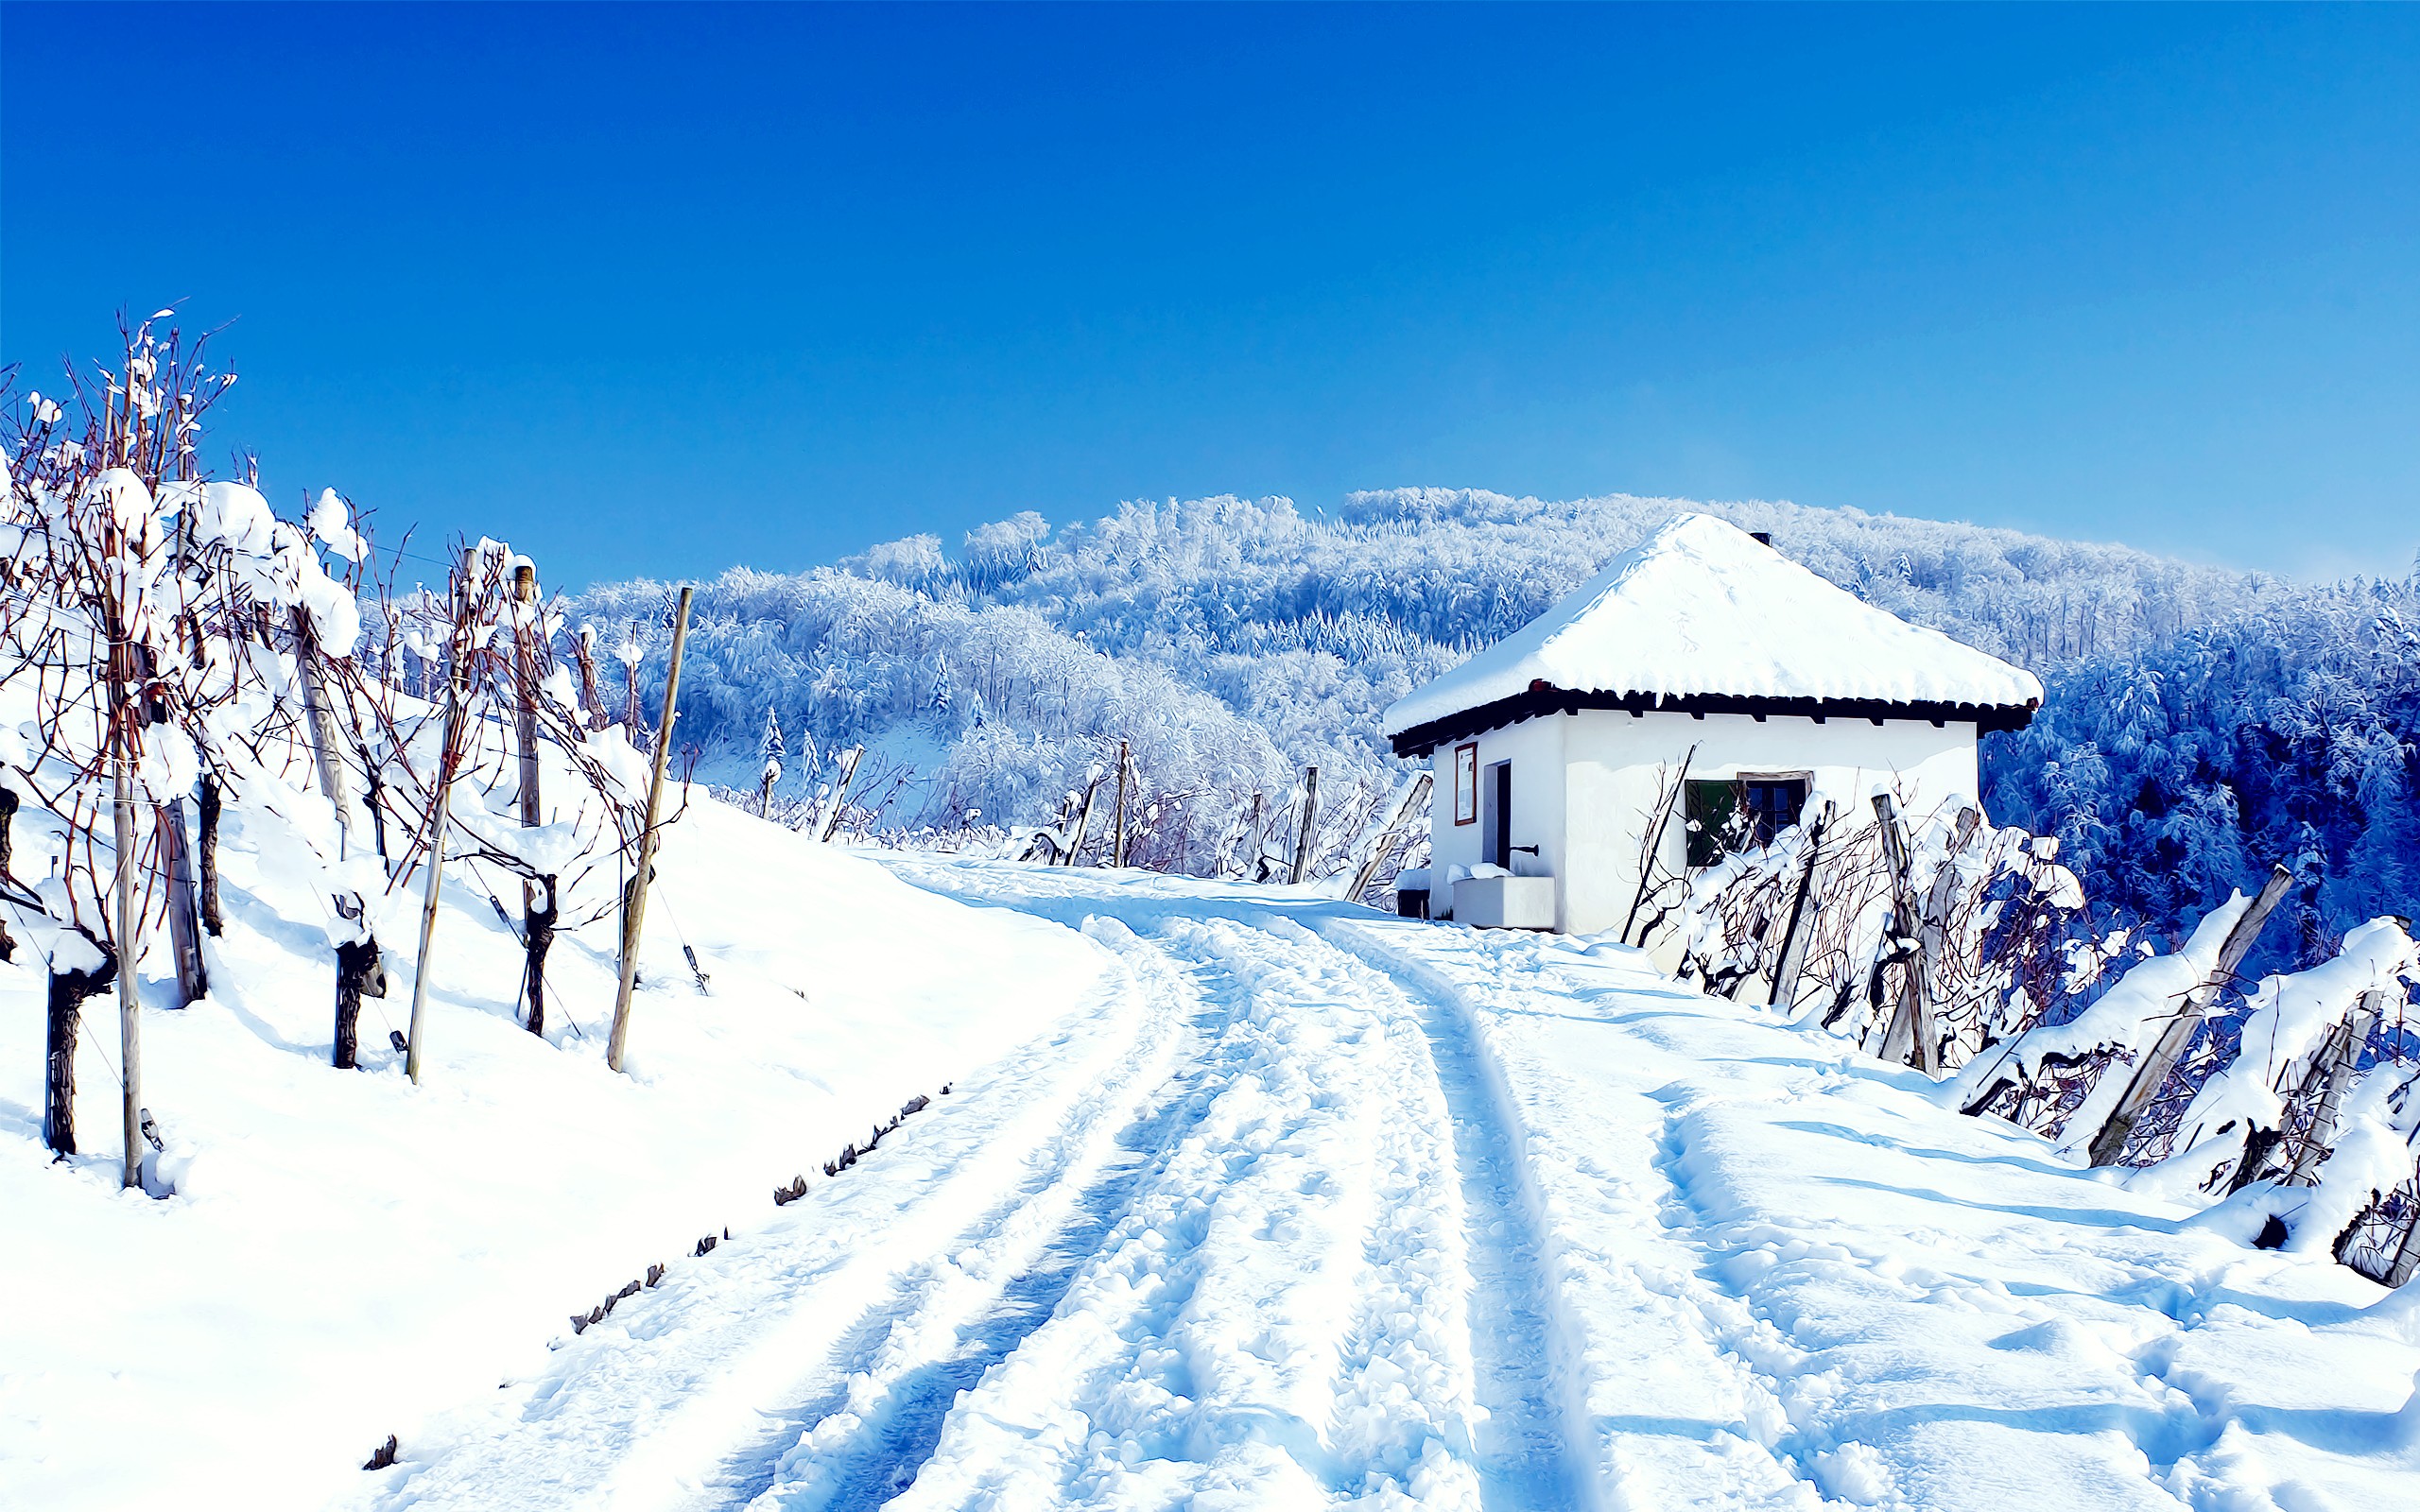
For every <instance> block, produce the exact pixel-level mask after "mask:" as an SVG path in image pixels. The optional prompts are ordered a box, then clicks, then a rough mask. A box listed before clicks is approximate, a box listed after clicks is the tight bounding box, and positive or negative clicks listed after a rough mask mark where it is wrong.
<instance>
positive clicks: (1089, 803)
mask: <svg viewBox="0 0 2420 1512" xmlns="http://www.w3.org/2000/svg"><path fill="white" fill-rule="evenodd" d="M1099 791H1100V779H1099V778H1098V777H1096V778H1094V779H1093V780H1092V781H1091V782H1087V783H1085V784H1084V806H1083V807H1082V808H1080V809H1078V810H1077V811H1076V833H1074V834H1073V835H1071V836H1069V837H1068V840H1067V853H1066V854H1065V855H1064V856H1062V857H1061V858H1060V859H1059V864H1060V865H1061V866H1063V867H1072V866H1074V865H1075V864H1076V852H1077V851H1081V850H1082V849H1083V848H1084V831H1085V830H1086V829H1088V828H1089V827H1090V826H1091V824H1092V822H1093V795H1094V794H1095V793H1098V792H1099Z"/></svg>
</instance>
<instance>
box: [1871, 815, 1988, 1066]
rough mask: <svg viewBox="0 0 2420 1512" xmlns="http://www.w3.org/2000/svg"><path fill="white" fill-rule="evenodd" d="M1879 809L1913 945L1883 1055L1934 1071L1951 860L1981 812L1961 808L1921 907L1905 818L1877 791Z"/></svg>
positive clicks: (1904, 934) (1903, 932)
mask: <svg viewBox="0 0 2420 1512" xmlns="http://www.w3.org/2000/svg"><path fill="white" fill-rule="evenodd" d="M1874 813H1875V816H1876V819H1877V820H1878V821H1879V822H1880V824H1881V826H1882V851H1883V855H1884V856H1885V857H1886V858H1887V860H1888V863H1889V865H1890V868H1891V910H1892V923H1893V926H1894V927H1895V928H1896V930H1897V932H1898V935H1899V937H1900V938H1902V939H1904V940H1907V941H1909V942H1910V946H1911V947H1912V949H1911V953H1910V955H1909V956H1908V959H1907V963H1906V971H1905V973H1904V974H1903V975H1902V976H1901V977H1900V982H1899V1003H1898V1006H1897V1007H1896V1008H1895V1009H1894V1010H1893V1013H1892V1015H1891V1023H1890V1027H1889V1028H1888V1029H1887V1030H1885V1031H1884V1033H1883V1036H1882V1051H1881V1058H1883V1059H1885V1060H1888V1061H1892V1062H1894V1063H1897V1064H1903V1065H1910V1066H1913V1067H1915V1068H1916V1069H1917V1070H1918V1071H1921V1072H1923V1073H1925V1074H1927V1075H1932V1074H1937V1073H1939V1072H1940V1070H1941V1042H1940V1036H1939V1034H1938V1032H1937V1030H1936V1028H1935V1024H1934V1009H1935V1008H1936V1006H1937V1005H1936V1004H1935V1002H1934V989H1935V988H1936V987H1937V986H1938V985H1939V984H1938V981H1937V978H1938V976H1939V974H1940V972H1939V971H1938V967H1937V961H1938V958H1939V956H1940V955H1941V954H1942V951H1943V950H1944V948H1945V942H1946V938H1947V929H1946V920H1945V913H1946V911H1947V909H1948V907H1949V898H1950V893H1951V892H1952V890H1953V889H1955V888H1956V886H1957V885H1958V873H1957V870H1956V868H1953V867H1952V866H1951V865H1950V863H1951V862H1953V861H1955V860H1957V859H1958V856H1959V853H1960V852H1961V851H1964V850H1965V849H1966V845H1967V842H1968V841H1970V840H1972V839H1973V838H1974V837H1975V831H1976V830H1977V829H1978V828H1979V826H1980V825H1981V823H1982V816H1981V815H1980V814H1979V813H1977V812H1976V811H1975V810H1973V809H1971V808H1968V809H1961V810H1959V812H1958V828H1957V831H1956V833H1953V834H1952V835H1951V836H1950V840H1949V849H1948V851H1946V852H1945V854H1944V855H1943V857H1942V863H1941V869H1940V870H1939V871H1937V872H1935V873H1934V874H1933V879H1932V891H1931V894H1930V897H1929V899H1928V900H1927V903H1926V905H1925V907H1924V908H1923V909H1922V910H1921V911H1919V910H1918V908H1917V907H1916V895H1915V891H1914V883H1915V879H1914V878H1913V877H1912V876H1910V866H1911V864H1912V858H1911V857H1910V855H1909V852H1908V832H1907V827H1906V826H1905V825H1904V824H1902V823H1901V822H1900V819H1899V813H1898V810H1897V808H1896V807H1894V806H1893V803H1892V801H1891V795H1890V794H1888V793H1876V794H1875V795H1874Z"/></svg>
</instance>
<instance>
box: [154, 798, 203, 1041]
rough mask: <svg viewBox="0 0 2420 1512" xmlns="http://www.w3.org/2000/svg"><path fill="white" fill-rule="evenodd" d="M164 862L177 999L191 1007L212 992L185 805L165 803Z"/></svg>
mask: <svg viewBox="0 0 2420 1512" xmlns="http://www.w3.org/2000/svg"><path fill="white" fill-rule="evenodd" d="M157 822H158V826H159V833H160V849H161V851H162V852H163V854H162V855H161V858H160V859H161V862H162V864H163V868H164V870H165V871H166V872H167V874H168V944H169V948H170V950H171V951H172V952H173V953H174V954H175V955H176V958H177V997H178V999H179V1001H180V1002H181V1003H183V1004H185V1005H191V1004H193V1003H195V1002H196V1001H198V1000H199V999H200V998H202V997H204V996H206V995H207V994H208V993H209V991H210V972H209V971H208V969H207V968H206V967H205V966H204V965H203V963H202V958H201V909H200V905H199V902H198V901H197V889H196V887H195V885H194V875H193V840H192V838H191V837H190V836H189V835H188V834H187V833H185V803H184V799H173V800H171V801H169V802H168V803H166V804H164V805H163V806H162V807H161V809H160V813H159V818H158V821H157Z"/></svg>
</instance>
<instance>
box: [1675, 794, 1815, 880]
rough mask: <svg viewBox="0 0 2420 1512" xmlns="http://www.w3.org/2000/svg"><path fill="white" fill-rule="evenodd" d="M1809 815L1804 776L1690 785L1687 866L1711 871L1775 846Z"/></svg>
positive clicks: (1688, 796) (1687, 799) (1687, 798)
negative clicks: (1741, 853)
mask: <svg viewBox="0 0 2420 1512" xmlns="http://www.w3.org/2000/svg"><path fill="white" fill-rule="evenodd" d="M1804 812H1806V778H1805V777H1804V776H1789V777H1781V776H1768V777H1750V776H1745V775H1742V776H1739V777H1735V778H1733V779H1731V780H1730V781H1728V782H1691V783H1690V784H1689V786H1688V792H1687V794H1686V816H1687V818H1688V821H1689V823H1688V864H1689V866H1690V868H1692V869H1694V868H1699V867H1710V866H1713V865H1714V864H1715V863H1716V862H1718V861H1720V860H1721V859H1722V858H1723V857H1724V856H1727V855H1733V854H1736V853H1737V852H1739V851H1753V850H1755V849H1757V848H1759V847H1761V846H1768V845H1771V844H1772V841H1773V836H1774V835H1776V834H1779V833H1781V832H1782V831H1784V830H1787V829H1789V827H1790V826H1791V825H1793V824H1796V823H1797V822H1798V819H1799V816H1800V815H1801V814H1803V813H1804Z"/></svg>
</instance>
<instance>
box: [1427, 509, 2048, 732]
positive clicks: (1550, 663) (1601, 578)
mask: <svg viewBox="0 0 2420 1512" xmlns="http://www.w3.org/2000/svg"><path fill="white" fill-rule="evenodd" d="M1540 685H1543V688H1544V690H1552V691H1559V692H1564V693H1575V694H1589V695H1599V696H1617V697H1634V696H1650V697H1654V696H1661V697H1665V698H1670V699H1683V698H1706V697H1713V698H1742V699H1790V700H1815V701H1817V702H1821V703H1855V704H1917V705H1929V706H1936V707H1938V706H1943V705H1950V706H1960V705H1971V706H1976V707H1977V708H1979V709H1982V710H2016V709H2027V708H2031V707H2032V706H2035V705H2038V704H2039V703H2040V702H2041V701H2042V684H2041V682H2040V681H2039V680H2038V679H2036V678H2035V677H2034V676H2033V674H2032V673H2031V672H2028V671H2026V670H2025V669H2024V668H2022V667H2014V666H2011V665H2010V664H2009V663H2007V662H2003V661H2001V660H2000V659H1999V658H1997V657H1996V656H1991V655H1989V654H1987V653H1985V652H1982V651H1978V650H1976V649H1975V648H1974V647H1973V646H1971V645H1963V644H1960V643H1958V642H1956V641H1953V640H1951V639H1950V638H1949V637H1948V636H1946V635H1944V634H1942V633H1941V632H1940V631H1939V630H1931V629H1926V628H1924V627H1921V626H1915V625H1910V624H1909V623H1908V622H1907V621H1905V620H1903V619H1900V618H1899V617H1898V616H1896V615H1894V614H1892V613H1890V612H1888V611H1887V610H1879V609H1876V608H1875V607H1874V606H1873V605H1871V604H1868V603H1866V602H1865V601H1864V600H1862V599H1860V598H1858V596H1857V595H1856V594H1854V593H1849V592H1847V591H1846V590H1844V589H1841V588H1840V587H1837V586H1836V585H1834V584H1832V583H1830V582H1827V581H1825V580H1824V578H1822V577H1819V576H1816V575H1815V574H1813V573H1811V572H1808V571H1807V570H1806V568H1804V567H1801V566H1800V565H1798V563H1796V562H1794V561H1791V560H1790V559H1789V558H1787V557H1784V556H1783V555H1781V553H1779V552H1777V551H1775V550H1773V549H1772V547H1771V546H1768V545H1766V544H1764V543H1763V542H1762V541H1757V540H1756V539H1755V537H1753V536H1751V535H1749V534H1748V533H1747V532H1746V531H1744V530H1741V529H1739V528H1738V527H1737V526H1736V525H1733V524H1729V523H1727V522H1725V521H1721V520H1717V519H1715V518H1714V517H1713V516H1711V515H1703V514H1685V515H1680V516H1678V517H1676V518H1674V519H1673V520H1671V521H1670V522H1669V523H1668V524H1664V525H1662V526H1660V527H1659V528H1657V529H1656V530H1655V531H1654V532H1653V533H1652V534H1651V535H1650V536H1649V537H1648V538H1647V539H1646V540H1644V541H1640V542H1639V543H1638V544H1637V545H1635V546H1633V547H1632V548H1631V549H1630V550H1628V551H1626V552H1623V553H1622V554H1621V555H1620V556H1618V557H1616V558H1614V559H1613V560H1612V561H1610V562H1608V563H1606V564H1605V568H1604V570H1603V571H1602V572H1599V574H1598V575H1597V576H1595V577H1594V578H1592V579H1590V580H1589V581H1588V582H1587V583H1586V584H1585V585H1584V586H1582V588H1580V589H1579V590H1578V591H1577V592H1575V593H1572V594H1571V595H1570V596H1569V597H1567V598H1565V599H1564V601H1563V602H1562V603H1560V604H1557V605H1556V606H1555V607H1554V608H1553V609H1551V610H1547V612H1546V613H1544V614H1542V615H1540V616H1538V618H1536V619H1534V620H1532V621H1530V623H1529V624H1528V625H1525V626H1523V627H1521V628H1520V629H1518V630H1516V631H1514V632H1513V634H1511V635H1508V636H1506V637H1505V638H1504V639H1503V640H1501V641H1499V642H1497V643H1496V644H1494V645H1492V646H1490V647H1488V648H1487V649H1486V650H1484V651H1481V652H1480V653H1479V654H1478V655H1477V656H1475V657H1473V658H1471V659H1470V660H1469V661H1468V662H1463V663H1462V664H1461V666H1459V667H1456V668H1455V669H1454V670H1453V671H1451V672H1448V673H1446V674H1445V675H1444V676H1443V677H1442V678H1439V679H1437V680H1435V681H1434V682H1431V683H1429V684H1427V685H1426V687H1423V688H1419V689H1417V690H1415V691H1414V692H1412V693H1411V694H1410V695H1409V696H1407V697H1405V698H1404V699H1403V700H1402V701H1400V702H1398V703H1397V704H1395V705H1394V707H1392V709H1389V710H1388V711H1387V714H1386V727H1385V728H1386V733H1387V734H1389V735H1402V734H1404V733H1405V732H1406V731H1410V730H1419V729H1420V728H1421V727H1423V726H1428V725H1434V724H1436V723H1438V722H1439V721H1442V720H1448V719H1451V718H1452V717H1453V716H1455V715H1457V714H1461V713H1468V712H1469V711H1472V710H1476V709H1480V708H1483V707H1485V706H1487V705H1490V704H1494V703H1496V702H1498V701H1500V700H1504V699H1510V698H1515V697H1518V696H1521V695H1524V694H1528V693H1530V692H1532V691H1538V690H1540Z"/></svg>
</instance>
